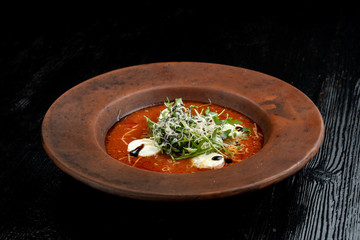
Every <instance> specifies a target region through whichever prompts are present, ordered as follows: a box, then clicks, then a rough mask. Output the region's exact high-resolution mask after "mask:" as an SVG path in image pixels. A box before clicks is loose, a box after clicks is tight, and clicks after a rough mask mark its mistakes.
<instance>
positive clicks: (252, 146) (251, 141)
mask: <svg viewBox="0 0 360 240" xmlns="http://www.w3.org/2000/svg"><path fill="white" fill-rule="evenodd" d="M184 104H185V106H186V107H189V106H190V105H196V106H199V111H201V109H202V108H204V109H206V108H207V107H210V111H212V112H217V113H221V112H222V111H223V110H224V109H225V112H224V113H227V114H228V115H229V117H232V118H233V119H236V120H239V121H241V122H242V123H243V124H242V125H243V126H245V127H247V128H250V129H251V134H250V136H249V137H248V138H247V139H245V140H241V144H243V147H242V148H241V150H240V151H238V152H237V153H236V154H234V155H233V156H232V157H231V160H232V162H231V163H225V165H224V167H227V166H229V165H233V164H236V163H237V162H240V161H242V160H244V159H246V158H248V157H251V156H252V155H254V154H255V153H257V152H258V151H259V150H260V149H261V148H262V146H263V134H262V130H261V129H260V127H259V126H258V125H257V124H256V123H254V122H253V121H252V120H251V119H249V118H248V117H246V116H245V115H243V114H241V113H238V112H236V111H234V110H231V109H228V108H224V107H221V106H218V105H215V104H204V103H199V102H188V101H185V102H184ZM165 108H166V107H165V106H164V105H163V104H162V105H157V106H152V107H148V108H145V109H141V110H138V111H136V112H134V113H132V114H130V115H128V116H126V117H124V118H123V119H121V120H120V121H119V122H117V123H115V125H114V126H113V127H112V128H111V129H110V130H109V131H108V133H107V135H106V138H105V147H106V151H107V153H108V154H109V155H110V156H111V157H113V158H115V159H117V160H119V161H121V162H122V163H125V164H127V165H130V166H133V167H137V168H141V169H146V170H150V171H156V172H165V173H193V172H200V171H207V170H212V169H209V168H197V167H195V166H192V164H191V162H190V160H189V159H183V160H176V161H175V160H172V159H171V157H170V156H168V155H166V154H162V153H158V154H156V155H154V156H149V157H141V156H137V157H134V156H130V154H129V152H128V151H127V147H128V144H129V143H130V142H131V141H133V140H135V139H141V138H146V137H148V136H149V134H150V131H149V129H148V125H147V122H146V119H145V117H144V116H147V117H148V118H150V119H151V120H152V121H155V122H157V121H158V117H159V114H160V112H161V111H162V110H163V109H165ZM225 116H226V114H221V115H220V117H219V118H220V119H221V120H222V119H225V118H226V117H225Z"/></svg>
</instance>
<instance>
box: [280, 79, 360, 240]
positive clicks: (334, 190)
mask: <svg viewBox="0 0 360 240" xmlns="http://www.w3.org/2000/svg"><path fill="white" fill-rule="evenodd" d="M359 97H360V79H357V80H356V79H353V78H352V77H351V74H349V73H348V72H341V74H340V75H338V74H333V75H332V76H329V77H328V78H327V79H326V80H325V81H324V83H323V86H322V92H321V95H320V99H319V104H318V106H319V110H320V112H321V113H322V115H323V116H324V124H325V128H326V134H325V139H324V142H323V145H322V147H321V148H320V151H319V152H318V154H317V155H316V156H315V157H314V158H313V159H312V160H311V161H310V162H309V164H307V165H306V166H305V168H304V169H303V171H301V172H300V173H299V174H298V175H297V176H296V177H297V178H298V179H296V181H297V182H298V183H297V184H298V188H297V190H296V192H295V193H294V194H295V196H296V200H295V202H293V203H292V204H293V207H292V208H293V210H294V214H293V216H291V217H290V219H291V218H300V222H299V224H296V225H295V226H294V227H295V229H294V230H293V231H288V236H286V239H360V214H359V213H360V207H359V198H360V181H359V176H360V163H359V159H360V144H359V143H360V131H359V119H360V100H359ZM299 206H300V207H299ZM298 221H299V220H298Z"/></svg>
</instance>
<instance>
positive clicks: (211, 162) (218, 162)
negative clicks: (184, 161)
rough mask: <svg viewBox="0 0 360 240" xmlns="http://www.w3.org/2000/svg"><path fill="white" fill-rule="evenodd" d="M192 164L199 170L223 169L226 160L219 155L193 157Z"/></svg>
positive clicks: (210, 154)
mask: <svg viewBox="0 0 360 240" xmlns="http://www.w3.org/2000/svg"><path fill="white" fill-rule="evenodd" d="M191 163H192V165H193V166H195V167H197V168H221V167H222V166H224V164H225V159H224V156H223V155H221V154H219V153H209V154H202V155H199V156H196V157H193V158H192V159H191Z"/></svg>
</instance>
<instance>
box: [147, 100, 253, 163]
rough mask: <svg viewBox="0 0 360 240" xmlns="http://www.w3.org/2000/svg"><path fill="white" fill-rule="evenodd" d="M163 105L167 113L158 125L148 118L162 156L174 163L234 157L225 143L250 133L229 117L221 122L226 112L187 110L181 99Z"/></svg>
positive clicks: (195, 108)
mask: <svg viewBox="0 0 360 240" xmlns="http://www.w3.org/2000/svg"><path fill="white" fill-rule="evenodd" d="M164 104H165V106H166V109H164V110H163V111H162V112H161V113H160V116H159V120H158V122H154V121H151V120H150V119H149V118H147V117H145V118H146V119H147V123H148V126H149V129H150V132H151V136H150V138H151V139H152V140H154V141H155V142H156V144H157V145H158V146H159V147H160V149H161V152H162V153H166V154H168V155H170V156H171V158H173V159H175V160H178V159H184V158H190V157H195V156H198V155H201V154H205V153H210V152H219V153H220V154H222V155H225V153H227V154H231V153H230V152H229V151H228V150H226V148H225V146H224V140H226V139H228V138H235V137H240V136H247V135H248V134H249V133H250V129H248V128H246V127H242V126H240V125H239V124H242V122H240V121H238V120H233V119H232V118H230V117H228V116H227V117H226V119H225V120H220V119H219V116H220V115H221V114H223V112H221V113H219V114H218V113H216V112H211V111H210V108H209V107H208V108H207V109H206V110H205V111H204V110H201V112H199V111H198V109H199V107H198V106H190V107H189V108H186V107H185V105H184V103H183V101H182V99H181V98H177V99H175V101H174V102H170V101H169V99H168V101H167V102H165V103H164Z"/></svg>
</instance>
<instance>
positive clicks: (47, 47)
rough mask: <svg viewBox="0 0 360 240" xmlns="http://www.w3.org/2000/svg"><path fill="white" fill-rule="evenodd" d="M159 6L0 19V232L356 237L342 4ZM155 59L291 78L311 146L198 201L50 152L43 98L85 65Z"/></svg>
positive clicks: (359, 52)
mask: <svg viewBox="0 0 360 240" xmlns="http://www.w3.org/2000/svg"><path fill="white" fill-rule="evenodd" d="M161 7H162V5H158V6H155V7H154V6H153V5H152V4H150V3H148V4H145V7H143V8H141V9H139V8H129V9H124V8H121V7H119V9H118V14H116V15H114V14H110V15H108V16H106V17H100V16H98V15H96V14H94V15H91V16H90V15H84V16H81V18H77V17H76V16H75V15H71V14H70V16H69V15H68V13H67V12H61V13H54V11H53V12H50V13H46V14H45V13H44V15H42V11H38V12H37V14H38V15H36V17H37V18H34V16H35V15H32V14H28V15H27V17H26V18H25V19H19V18H16V17H14V18H12V19H8V18H4V19H2V21H1V24H2V27H1V31H2V32H1V34H2V36H1V39H0V51H1V52H0V69H1V71H0V84H1V85H0V91H1V95H0V96H1V101H0V104H1V108H0V112H1V125H0V127H1V138H0V150H1V151H0V239H88V238H89V237H93V238H94V239H137V238H141V237H143V238H144V237H146V239H148V238H149V239H150V237H155V238H154V239H189V238H200V239H360V205H359V201H360V163H359V157H360V147H359V145H360V134H359V130H360V129H359V121H360V102H359V100H360V17H359V15H356V14H354V13H356V10H354V12H351V11H346V10H343V9H337V8H336V7H334V8H332V9H331V10H327V11H322V10H321V9H314V10H311V9H312V8H309V9H310V11H308V12H307V11H305V10H306V9H307V8H306V7H303V8H302V9H300V10H302V11H300V13H294V12H289V11H282V10H277V11H275V12H274V11H267V10H266V9H265V8H264V9H262V11H257V10H256V9H249V10H247V9H244V8H240V9H239V8H232V7H228V8H219V9H216V10H217V11H215V9H212V10H211V11H205V10H203V9H201V8H199V9H196V8H193V9H186V8H174V9H167V10H166V11H164V10H163V9H162V8H161ZM215 8H216V6H215ZM24 11H25V10H24ZM163 61H198V62H212V63H221V64H228V65H232V66H239V67H244V68H249V69H253V70H256V71H260V72H264V73H266V74H269V75H272V76H274V77H277V78H280V79H282V80H284V81H286V82H288V83H290V84H292V85H293V86H295V87H297V88H298V89H300V90H301V91H303V92H304V93H305V94H306V95H307V96H309V97H310V98H311V99H312V101H313V102H314V103H315V104H316V105H317V106H318V108H319V110H320V112H321V114H322V115H323V118H324V123H325V127H326V134H325V139H324V142H323V145H322V147H321V148H320V151H319V152H318V154H317V155H316V156H315V157H314V158H313V159H312V160H310V162H309V163H308V164H307V165H306V166H305V167H304V168H303V169H302V170H301V171H299V172H298V173H296V174H295V175H293V176H291V177H289V178H287V179H285V180H283V181H281V182H279V183H277V184H274V185H271V186H269V187H267V188H265V189H262V190H259V191H255V192H250V193H246V194H242V195H238V196H234V197H230V198H224V199H218V200H210V201H201V202H175V203H174V202H172V203H168V202H161V203H159V202H147V201H138V200H131V199H125V198H120V197H117V196H112V195H109V194H106V193H103V192H100V191H97V190H95V189H92V188H90V187H88V186H86V185H84V184H82V183H79V182H77V181H76V180H74V179H73V178H71V177H70V176H68V175H66V174H65V173H63V172H62V171H61V170H59V169H58V168H57V167H56V166H55V165H54V164H53V162H52V161H51V160H50V158H49V157H48V156H47V155H46V154H45V152H44V151H43V149H42V145H41V134H40V126H41V122H42V119H43V117H44V114H45V113H46V111H47V109H48V108H49V107H50V105H51V104H52V102H53V101H54V100H55V99H56V98H57V97H59V96H60V95H61V94H62V93H64V92H65V91H67V90H68V89H70V88H71V87H73V86H75V85H76V84H78V83H80V82H82V81H85V80H87V79H89V78H91V77H93V76H96V75H98V74H101V73H104V72H107V71H110V70H114V69H117V68H122V67H126V66H131V65H137V64H144V63H152V62H163ZM274 91H275V92H276V89H274ZM124 236H127V237H124ZM129 236H131V238H130V237H129Z"/></svg>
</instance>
